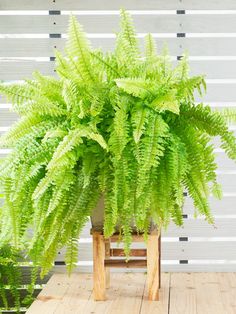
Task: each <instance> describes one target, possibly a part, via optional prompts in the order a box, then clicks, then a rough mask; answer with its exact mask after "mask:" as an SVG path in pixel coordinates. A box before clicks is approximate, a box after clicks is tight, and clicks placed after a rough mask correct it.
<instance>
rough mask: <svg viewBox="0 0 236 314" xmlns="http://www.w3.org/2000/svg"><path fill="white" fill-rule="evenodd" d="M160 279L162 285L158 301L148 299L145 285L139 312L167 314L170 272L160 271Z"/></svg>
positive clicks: (144, 313) (143, 313)
mask: <svg viewBox="0 0 236 314" xmlns="http://www.w3.org/2000/svg"><path fill="white" fill-rule="evenodd" d="M161 281H162V286H161V289H160V293H159V301H158V302H150V301H148V291H147V286H146V287H145V291H144V297H143V302H142V307H141V311H140V314H153V313H160V314H168V312H169V310H168V304H169V285H170V274H169V273H162V274H161Z"/></svg>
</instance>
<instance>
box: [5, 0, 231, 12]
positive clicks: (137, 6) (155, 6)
mask: <svg viewBox="0 0 236 314" xmlns="http://www.w3.org/2000/svg"><path fill="white" fill-rule="evenodd" d="M121 7H125V8H126V9H127V10H128V9H129V10H169V9H170V10H176V9H186V10H187V9H188V10H235V9H236V3H235V1H234V0H226V1H218V0H208V1H204V0H199V1H189V0H182V1H177V0H168V1H166V0H159V1H155V0H146V1H136V0H129V1H125V0H113V1H110V0H100V1H97V0H96V1H94V0H87V1H75V0H56V1H55V0H54V1H53V0H50V1H48V0H41V1H37V0H32V1H28V0H21V1H20V3H19V2H17V1H9V0H1V2H0V10H119V8H121Z"/></svg>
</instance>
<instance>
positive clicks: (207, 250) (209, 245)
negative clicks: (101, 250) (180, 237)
mask: <svg viewBox="0 0 236 314" xmlns="http://www.w3.org/2000/svg"><path fill="white" fill-rule="evenodd" d="M112 247H114V248H116V247H121V246H117V245H113V246H112ZM235 247H236V242H233V241H229V242H227V240H225V241H224V242H223V241H215V242H213V241H210V242H207V241H204V242H200V241H199V242H191V241H177V242H162V259H163V260H212V259H214V260H221V259H228V260H236V250H235ZM132 248H146V245H145V243H139V244H137V243H136V244H135V245H133V246H132ZM92 259H93V252H92V243H89V244H88V243H86V244H80V245H79V255H78V261H91V260H92ZM64 260H65V250H64V249H63V250H61V251H60V254H58V256H57V258H56V261H64Z"/></svg>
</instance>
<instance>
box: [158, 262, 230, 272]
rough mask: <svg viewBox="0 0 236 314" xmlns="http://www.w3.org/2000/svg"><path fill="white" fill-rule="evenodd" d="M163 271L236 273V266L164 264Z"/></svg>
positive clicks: (222, 264) (226, 264) (224, 264)
mask: <svg viewBox="0 0 236 314" xmlns="http://www.w3.org/2000/svg"><path fill="white" fill-rule="evenodd" d="M162 270H163V271H165V272H196V273H199V272H210V273H212V272H213V273H214V272H235V271H236V265H235V264H232V263H230V262H229V263H228V262H225V263H217V261H216V262H215V263H213V262H211V263H207V261H204V263H202V262H198V263H197V262H196V263H195V264H190V263H189V264H174V265H169V264H163V265H162Z"/></svg>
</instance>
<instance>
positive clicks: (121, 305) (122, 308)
mask: <svg viewBox="0 0 236 314" xmlns="http://www.w3.org/2000/svg"><path fill="white" fill-rule="evenodd" d="M145 280H146V275H145V274H142V273H141V274H140V273H139V274H138V273H123V274H122V273H120V274H112V275H111V287H110V289H108V290H107V300H106V301H105V302H103V301H101V302H94V301H93V300H92V298H90V300H89V302H88V303H87V306H86V307H85V309H84V312H83V313H96V314H102V313H107V314H108V313H109V314H120V313H122V314H131V313H132V314H136V313H137V314H138V313H140V308H141V304H142V296H143V291H144V285H145ZM76 313H78V314H79V313H80V312H76ZM83 313H81V314H83ZM163 314H165V313H163Z"/></svg>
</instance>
